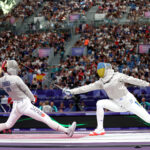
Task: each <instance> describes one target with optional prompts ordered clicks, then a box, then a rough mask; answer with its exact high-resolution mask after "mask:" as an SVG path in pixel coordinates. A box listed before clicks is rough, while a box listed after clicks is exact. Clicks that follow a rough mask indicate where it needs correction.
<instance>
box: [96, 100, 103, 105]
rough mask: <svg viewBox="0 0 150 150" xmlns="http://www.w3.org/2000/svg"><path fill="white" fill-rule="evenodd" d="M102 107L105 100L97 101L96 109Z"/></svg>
mask: <svg viewBox="0 0 150 150" xmlns="http://www.w3.org/2000/svg"><path fill="white" fill-rule="evenodd" d="M104 105H105V100H99V101H97V103H96V106H97V107H104Z"/></svg>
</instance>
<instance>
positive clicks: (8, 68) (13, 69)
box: [2, 60, 19, 75]
mask: <svg viewBox="0 0 150 150" xmlns="http://www.w3.org/2000/svg"><path fill="white" fill-rule="evenodd" d="M2 69H3V70H4V72H7V73H8V74H10V75H17V74H18V71H19V66H18V63H17V62H16V61H15V60H5V61H4V62H3V63H2Z"/></svg>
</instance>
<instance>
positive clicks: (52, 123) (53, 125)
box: [45, 117, 68, 133]
mask: <svg viewBox="0 0 150 150" xmlns="http://www.w3.org/2000/svg"><path fill="white" fill-rule="evenodd" d="M45 123H46V124H47V125H48V126H49V127H50V128H52V129H54V130H56V131H61V132H65V133H67V131H68V130H67V128H65V127H63V126H62V125H60V124H59V123H57V122H55V121H53V120H51V119H50V118H49V117H48V118H47V121H46V122H45Z"/></svg>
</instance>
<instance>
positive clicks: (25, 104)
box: [0, 60, 76, 137]
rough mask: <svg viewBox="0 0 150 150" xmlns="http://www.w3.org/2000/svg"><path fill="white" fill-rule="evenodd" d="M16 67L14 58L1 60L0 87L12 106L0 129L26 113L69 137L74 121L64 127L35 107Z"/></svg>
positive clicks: (7, 127)
mask: <svg viewBox="0 0 150 150" xmlns="http://www.w3.org/2000/svg"><path fill="white" fill-rule="evenodd" d="M18 69H19V67H18V63H17V62H16V61H15V60H7V61H5V62H3V64H2V67H1V68H0V74H1V78H0V88H3V89H4V90H5V91H6V92H7V93H8V95H9V96H10V97H11V98H12V100H13V108H12V111H11V113H10V116H9V118H8V120H7V121H6V122H5V123H0V131H2V130H4V129H9V128H11V127H13V125H14V124H15V123H16V121H17V120H18V119H19V118H20V117H21V116H22V115H26V116H29V117H31V118H33V119H35V120H38V121H41V122H43V123H45V124H47V125H48V126H49V127H50V128H52V129H54V130H56V131H61V132H64V133H66V134H67V135H68V136H69V137H72V136H73V134H74V130H75V128H76V122H73V123H72V125H71V126H70V127H69V128H65V127H63V126H61V125H60V124H58V123H57V122H55V121H53V120H52V119H51V118H50V117H49V116H48V115H47V114H46V113H44V112H43V111H41V110H40V109H39V108H37V107H35V106H34V105H33V104H32V102H34V101H35V97H34V95H33V94H32V92H31V91H30V90H29V88H28V87H27V85H26V84H25V83H24V82H23V80H22V79H21V78H20V77H19V76H17V73H18Z"/></svg>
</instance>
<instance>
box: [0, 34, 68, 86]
mask: <svg viewBox="0 0 150 150" xmlns="http://www.w3.org/2000/svg"><path fill="white" fill-rule="evenodd" d="M68 36H69V35H68V34H64V33H59V34H57V33H55V32H50V31H49V32H47V33H43V32H39V33H32V34H25V33H24V34H21V35H15V34H13V33H12V32H10V31H4V32H1V37H0V52H1V53H0V62H2V61H4V60H5V59H6V60H7V59H10V58H11V59H15V60H17V61H18V62H19V64H20V72H19V75H20V76H21V77H22V78H23V79H24V81H25V82H26V83H27V84H28V85H29V87H32V88H36V87H37V86H40V85H41V81H40V80H39V81H38V82H37V80H36V74H37V73H38V74H41V73H45V72H47V71H48V69H49V66H48V57H39V55H38V49H39V48H53V49H54V55H56V54H57V53H58V52H59V53H61V52H63V51H64V43H65V39H67V37H68ZM34 53H35V55H34ZM25 66H26V67H25ZM36 72H37V73H36Z"/></svg>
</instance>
